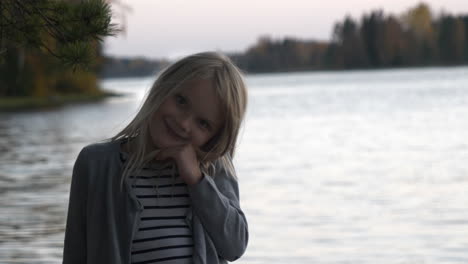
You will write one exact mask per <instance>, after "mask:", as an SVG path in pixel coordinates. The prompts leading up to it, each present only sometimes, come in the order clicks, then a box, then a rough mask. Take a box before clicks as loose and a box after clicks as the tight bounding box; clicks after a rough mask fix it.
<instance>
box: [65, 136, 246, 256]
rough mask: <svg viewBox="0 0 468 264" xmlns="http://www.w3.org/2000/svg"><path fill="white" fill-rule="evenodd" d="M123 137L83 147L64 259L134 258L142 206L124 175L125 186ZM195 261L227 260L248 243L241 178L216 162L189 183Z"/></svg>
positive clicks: (72, 191)
mask: <svg viewBox="0 0 468 264" xmlns="http://www.w3.org/2000/svg"><path fill="white" fill-rule="evenodd" d="M120 143H121V141H119V140H117V141H113V142H105V143H96V144H92V145H89V146H86V147H84V148H83V149H82V150H81V152H80V154H79V155H78V158H77V159H76V162H75V165H74V167H73V177H72V182H71V189H70V201H69V207H68V217H67V224H66V231H65V241H64V242H65V243H64V250H63V263H64V264H72V263H77V264H78V263H79V264H104V263H112V264H129V263H130V250H131V243H132V238H133V235H134V233H135V230H136V229H137V226H138V225H137V221H138V219H140V217H139V216H140V213H141V211H142V209H143V208H142V206H141V204H140V203H139V202H138V200H137V199H136V197H135V194H134V193H133V190H132V188H131V185H130V182H129V181H128V180H127V181H125V184H124V188H122V190H121V189H120V179H121V178H120V176H121V174H122V169H123V168H122V167H123V164H122V161H121V159H120V151H121V150H120ZM188 191H189V195H190V197H191V202H192V208H191V210H189V213H188V214H187V215H186V219H185V220H186V222H187V224H188V225H189V226H190V228H191V230H192V232H193V240H194V252H193V262H194V264H201V263H208V264H212V263H227V261H234V260H236V259H238V258H239V257H240V256H241V255H242V254H243V253H244V252H245V249H246V247H247V242H248V236H249V234H248V227H247V220H246V218H245V215H244V213H243V212H242V210H241V209H240V205H239V189H238V184H237V181H236V180H235V179H234V178H233V177H232V176H231V175H228V174H227V172H226V170H225V169H223V168H221V167H219V166H217V170H216V176H215V177H211V176H207V175H205V176H204V177H203V179H202V180H201V181H200V182H199V183H197V184H195V185H189V186H188Z"/></svg>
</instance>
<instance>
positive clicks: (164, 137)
mask: <svg viewBox="0 0 468 264" xmlns="http://www.w3.org/2000/svg"><path fill="white" fill-rule="evenodd" d="M180 88H181V89H180V91H179V92H177V93H175V94H174V95H172V96H170V97H168V98H167V99H166V100H165V101H164V102H163V103H162V104H161V106H160V107H159V109H158V110H157V111H156V112H155V113H154V114H153V116H152V117H151V121H150V135H151V140H152V141H153V144H154V145H155V146H156V147H157V148H170V147H175V146H180V145H185V144H188V143H191V144H192V145H193V146H194V147H195V148H196V149H199V148H200V147H202V146H203V145H204V144H205V143H207V142H208V141H209V140H210V139H211V138H212V137H213V136H214V135H216V133H217V132H218V131H219V129H220V128H221V126H222V125H223V118H222V113H221V102H220V100H219V98H218V97H217V95H216V91H215V87H214V85H213V84H212V80H204V79H195V80H191V81H188V82H185V83H184V84H183V85H182V86H181V87H180Z"/></svg>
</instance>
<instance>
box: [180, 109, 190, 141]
mask: <svg viewBox="0 0 468 264" xmlns="http://www.w3.org/2000/svg"><path fill="white" fill-rule="evenodd" d="M177 125H178V128H179V131H178V133H179V134H180V135H181V136H182V137H185V138H188V137H189V136H190V132H191V126H192V116H191V115H190V114H186V115H183V116H181V117H180V118H179V119H178V120H177Z"/></svg>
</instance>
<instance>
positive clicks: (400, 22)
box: [231, 3, 468, 73]
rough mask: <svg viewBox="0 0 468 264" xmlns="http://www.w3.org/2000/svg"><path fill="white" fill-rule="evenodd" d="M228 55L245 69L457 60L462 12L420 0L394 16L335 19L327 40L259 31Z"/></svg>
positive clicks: (465, 52) (465, 22)
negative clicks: (248, 43)
mask: <svg viewBox="0 0 468 264" xmlns="http://www.w3.org/2000/svg"><path fill="white" fill-rule="evenodd" d="M231 57H232V58H233V59H234V60H235V61H236V63H237V64H238V65H239V66H240V67H241V68H242V69H244V70H245V71H247V72H251V73H256V72H284V71H309V70H343V69H371V68H372V69H375V68H389V67H415V66H451V65H463V64H468V15H458V16H455V15H451V14H448V13H441V14H440V15H438V16H434V15H433V13H432V11H431V9H430V7H429V6H428V5H426V4H424V3H421V4H419V5H417V6H416V7H414V8H411V9H409V10H408V11H407V12H405V13H404V14H401V15H398V16H397V15H392V14H389V15H387V14H385V13H384V11H381V10H376V11H372V12H371V13H370V14H365V15H363V16H362V17H361V18H360V19H359V20H357V19H354V18H352V17H350V16H347V17H345V19H344V20H343V21H341V22H338V23H336V24H335V26H334V30H333V33H332V38H331V41H330V42H323V41H322V42H320V41H313V40H300V39H296V38H284V39H278V40H274V39H272V38H270V37H262V38H260V39H259V40H258V42H257V43H256V44H254V45H252V46H251V47H249V48H248V49H247V50H246V51H245V52H242V53H238V54H231Z"/></svg>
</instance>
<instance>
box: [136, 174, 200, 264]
mask: <svg viewBox="0 0 468 264" xmlns="http://www.w3.org/2000/svg"><path fill="white" fill-rule="evenodd" d="M173 173H174V172H173V170H172V169H167V168H166V169H148V168H146V169H144V170H140V171H138V173H134V175H131V176H130V178H131V179H130V181H131V182H132V188H133V191H134V192H135V194H136V197H137V199H138V200H139V202H140V203H141V204H142V205H143V208H144V209H143V211H142V213H141V215H140V221H139V223H140V224H139V226H138V230H137V232H136V233H135V235H134V238H133V240H132V248H131V261H132V263H133V264H147V263H160V264H188V263H192V253H193V239H192V231H191V229H190V228H189V226H188V225H187V223H186V221H185V218H186V214H187V212H188V210H190V198H189V195H188V192H187V185H186V184H185V183H184V182H183V181H182V179H180V177H178V175H177V174H176V175H172V174H173Z"/></svg>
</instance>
